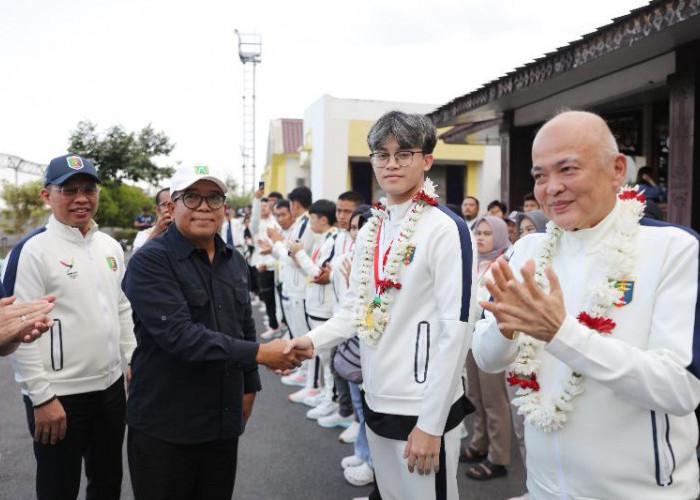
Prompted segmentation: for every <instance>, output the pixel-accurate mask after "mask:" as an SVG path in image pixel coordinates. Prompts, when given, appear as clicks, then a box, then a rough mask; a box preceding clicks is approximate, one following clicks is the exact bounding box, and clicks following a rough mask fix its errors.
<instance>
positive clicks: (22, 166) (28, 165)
mask: <svg viewBox="0 0 700 500" xmlns="http://www.w3.org/2000/svg"><path fill="white" fill-rule="evenodd" d="M0 168H9V169H11V170H14V171H15V185H18V184H19V174H20V173H23V174H29V175H36V176H38V177H39V178H41V177H43V176H44V170H45V169H46V165H41V164H39V163H34V162H33V161H27V160H25V159H23V158H20V157H19V156H15V155H8V154H4V153H0Z"/></svg>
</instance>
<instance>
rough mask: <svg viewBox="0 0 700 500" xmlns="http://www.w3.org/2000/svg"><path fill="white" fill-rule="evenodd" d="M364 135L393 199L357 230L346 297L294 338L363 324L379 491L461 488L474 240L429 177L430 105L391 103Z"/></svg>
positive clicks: (431, 493)
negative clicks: (414, 107) (407, 109)
mask: <svg viewBox="0 0 700 500" xmlns="http://www.w3.org/2000/svg"><path fill="white" fill-rule="evenodd" d="M367 142H368V145H369V148H370V150H371V151H372V154H371V155H370V161H371V164H372V167H373V169H374V173H375V175H376V178H377V182H378V183H379V186H380V187H381V188H382V189H383V190H384V191H385V192H386V195H387V200H388V207H387V208H386V209H384V208H383V207H382V208H379V209H377V210H375V212H374V216H373V217H372V218H371V219H370V221H369V222H367V224H365V226H364V227H363V228H362V230H361V231H360V234H359V235H358V237H357V242H356V246H355V257H354V259H353V263H352V271H351V277H350V289H349V292H348V294H347V296H346V298H345V301H344V303H343V307H342V309H341V310H340V311H339V312H337V313H336V314H335V315H334V316H333V318H331V319H330V320H329V321H327V322H326V323H324V324H323V325H321V326H319V327H318V328H315V329H314V330H312V331H311V332H309V334H308V335H306V336H304V337H301V338H297V339H294V340H293V341H292V342H291V343H290V346H289V348H291V347H293V346H297V347H302V348H308V347H313V348H314V349H316V350H318V349H323V348H326V347H329V346H332V345H336V344H338V343H340V342H342V341H343V340H345V339H348V338H351V337H353V336H354V335H356V334H357V335H358V336H359V338H360V340H361V342H360V349H361V356H362V377H363V381H364V382H363V386H364V390H365V402H366V408H365V421H366V424H367V427H368V429H367V435H368V439H369V444H370V449H371V453H372V457H373V459H374V467H375V473H376V477H377V482H378V485H379V490H380V493H381V495H382V498H385V499H405V500H411V499H416V500H418V499H420V500H430V499H445V498H449V499H457V498H458V496H459V495H458V491H457V477H456V474H457V465H458V455H459V427H458V424H459V423H460V421H461V419H462V418H463V417H464V415H465V414H466V413H467V412H468V411H469V409H470V405H469V403H468V401H467V400H466V398H465V396H464V389H463V386H462V383H461V373H462V366H463V364H464V358H465V357H466V354H467V349H468V347H469V341H470V338H471V332H472V323H470V322H469V321H470V320H472V318H473V312H474V307H473V305H474V304H473V301H472V300H471V297H472V293H471V292H472V275H473V273H474V263H475V259H473V253H474V249H473V245H472V241H471V238H470V235H469V230H468V229H467V226H466V223H465V222H464V220H463V219H462V218H461V217H459V216H457V215H455V214H453V213H452V212H451V211H450V210H449V209H447V208H445V207H443V206H441V205H438V204H437V201H436V197H437V196H436V194H435V186H434V184H433V183H432V182H431V181H430V180H429V179H427V178H425V173H426V172H427V171H428V170H430V167H431V166H432V164H433V161H434V159H433V154H432V153H433V149H434V147H435V143H436V142H437V139H436V131H435V127H434V125H433V124H432V123H431V122H430V121H429V120H428V119H427V118H426V117H424V116H422V115H412V114H406V113H402V112H398V111H392V112H390V113H387V114H385V115H384V116H382V117H381V118H380V119H379V120H378V121H377V122H376V123H375V124H374V126H373V127H372V129H371V130H370V132H369V134H368V136H367ZM433 472H434V474H433Z"/></svg>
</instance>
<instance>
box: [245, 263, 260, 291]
mask: <svg viewBox="0 0 700 500" xmlns="http://www.w3.org/2000/svg"><path fill="white" fill-rule="evenodd" d="M248 273H249V274H250V284H249V286H250V291H251V292H253V293H254V294H255V295H258V294H259V293H260V290H259V289H258V268H257V267H255V266H248Z"/></svg>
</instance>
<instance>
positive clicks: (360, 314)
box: [355, 178, 438, 345]
mask: <svg viewBox="0 0 700 500" xmlns="http://www.w3.org/2000/svg"><path fill="white" fill-rule="evenodd" d="M437 197H438V196H437V194H436V193H435V184H433V182H432V181H431V180H430V179H428V178H426V179H425V182H424V183H423V189H422V190H421V191H419V192H418V193H417V194H416V195H415V196H414V197H413V200H412V201H413V203H412V205H411V208H410V209H409V211H408V213H407V215H406V216H405V217H404V221H403V224H402V225H401V227H400V228H399V230H398V233H397V236H396V238H395V239H394V241H393V242H392V243H391V245H390V250H389V251H388V255H386V256H385V258H384V259H382V258H381V256H379V241H378V235H379V231H380V228H381V226H382V224H383V221H384V219H386V218H387V217H388V216H387V214H386V212H384V211H383V207H380V206H376V205H375V208H374V209H372V214H373V217H372V218H370V220H369V221H367V224H366V226H367V229H366V232H365V233H364V234H365V238H366V239H365V244H364V253H363V255H362V260H361V262H360V270H359V280H360V285H359V288H358V307H357V310H356V315H355V326H356V327H357V335H358V337H359V338H360V339H361V340H362V341H364V342H366V343H367V344H370V345H376V344H377V342H378V341H379V339H380V337H381V336H382V334H383V333H384V330H385V329H386V325H387V324H388V323H389V319H390V315H389V306H390V305H391V302H392V300H393V298H394V295H395V294H396V291H397V290H400V289H401V282H400V281H399V274H400V272H401V269H402V268H403V267H404V266H405V265H408V262H410V260H408V259H407V257H406V256H407V255H408V253H409V241H410V239H411V236H412V235H413V232H414V231H415V229H416V223H417V222H418V219H420V216H421V213H422V212H423V209H424V208H425V206H426V205H433V206H434V205H437V201H436V198H437ZM375 261H376V262H375ZM375 266H383V269H384V278H383V279H377V280H376V281H377V282H376V283H375V276H374V274H375V273H374V267H375Z"/></svg>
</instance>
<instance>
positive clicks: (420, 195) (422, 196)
mask: <svg viewBox="0 0 700 500" xmlns="http://www.w3.org/2000/svg"><path fill="white" fill-rule="evenodd" d="M413 201H422V202H423V203H427V204H428V205H432V206H436V205H437V204H438V202H437V200H436V199H435V198H433V197H432V196H428V195H427V194H425V191H423V190H421V191H419V192H418V193H416V195H415V196H414V197H413Z"/></svg>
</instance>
